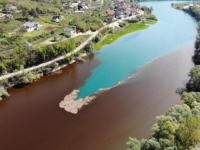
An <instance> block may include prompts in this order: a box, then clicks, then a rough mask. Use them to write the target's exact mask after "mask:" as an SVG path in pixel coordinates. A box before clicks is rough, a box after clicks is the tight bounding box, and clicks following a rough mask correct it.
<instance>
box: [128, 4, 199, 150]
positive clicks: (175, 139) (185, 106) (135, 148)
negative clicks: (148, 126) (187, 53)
mask: <svg viewBox="0 0 200 150" xmlns="http://www.w3.org/2000/svg"><path fill="white" fill-rule="evenodd" d="M171 6H172V7H173V8H175V9H177V10H182V11H184V12H186V13H188V14H190V15H191V16H192V17H194V18H196V19H197V20H198V21H200V2H186V3H175V4H173V3H172V5H171ZM195 48H196V50H195V54H194V56H193V57H192V58H193V62H194V64H195V67H194V68H192V69H191V70H190V72H189V76H190V80H189V82H188V83H187V85H186V89H183V88H179V89H178V90H177V92H178V93H180V94H181V97H182V98H181V101H182V105H175V106H174V107H171V108H169V109H168V111H167V112H166V113H165V114H164V115H161V116H157V117H156V119H155V120H156V123H155V124H154V125H153V127H152V136H151V137H150V138H149V139H142V140H141V141H139V140H137V139H136V138H132V137H130V138H129V141H128V142H127V143H126V144H127V146H128V149H127V150H186V149H187V150H189V149H193V148H195V147H198V144H199V142H200V23H199V26H198V36H197V38H196V43H195Z"/></svg>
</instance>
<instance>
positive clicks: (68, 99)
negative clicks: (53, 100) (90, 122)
mask: <svg viewBox="0 0 200 150" xmlns="http://www.w3.org/2000/svg"><path fill="white" fill-rule="evenodd" d="M78 92H79V90H74V91H72V93H70V94H69V95H67V96H65V98H64V100H62V101H61V102H60V104H59V106H60V108H64V109H65V110H66V111H67V112H70V113H73V114H77V113H78V111H79V110H80V109H81V108H82V107H83V106H84V105H87V104H88V103H90V102H91V101H92V100H93V99H95V98H96V97H95V96H88V97H85V98H81V99H79V100H77V101H75V99H76V98H77V95H78Z"/></svg>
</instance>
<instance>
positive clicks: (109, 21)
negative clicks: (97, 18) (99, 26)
mask: <svg viewBox="0 0 200 150" xmlns="http://www.w3.org/2000/svg"><path fill="white" fill-rule="evenodd" d="M113 18H114V17H113V16H109V17H107V18H106V19H105V20H104V21H103V22H105V23H111V22H112V21H113Z"/></svg>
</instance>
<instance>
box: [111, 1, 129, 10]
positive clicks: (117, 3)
mask: <svg viewBox="0 0 200 150" xmlns="http://www.w3.org/2000/svg"><path fill="white" fill-rule="evenodd" d="M125 5H126V4H125V3H124V2H122V1H121V2H116V3H115V4H114V7H113V8H114V9H117V8H119V7H124V6H125Z"/></svg>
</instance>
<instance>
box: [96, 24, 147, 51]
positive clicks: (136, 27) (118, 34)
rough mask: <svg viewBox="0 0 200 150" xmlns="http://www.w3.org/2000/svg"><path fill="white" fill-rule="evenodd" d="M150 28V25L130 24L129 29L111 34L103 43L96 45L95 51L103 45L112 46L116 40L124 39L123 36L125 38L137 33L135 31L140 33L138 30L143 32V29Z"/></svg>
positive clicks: (122, 29)
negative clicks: (127, 35)
mask: <svg viewBox="0 0 200 150" xmlns="http://www.w3.org/2000/svg"><path fill="white" fill-rule="evenodd" d="M148 27H149V25H145V24H141V23H130V24H129V25H128V26H127V27H125V28H121V30H120V31H118V32H116V33H113V34H109V35H108V36H107V38H106V39H105V40H104V41H103V42H99V43H97V44H96V45H95V47H94V49H95V50H100V49H101V47H102V46H103V45H106V44H111V43H113V42H114V41H115V40H117V39H118V38H120V37H122V36H124V35H126V34H128V33H131V32H135V31H138V30H143V29H146V28H148Z"/></svg>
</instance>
